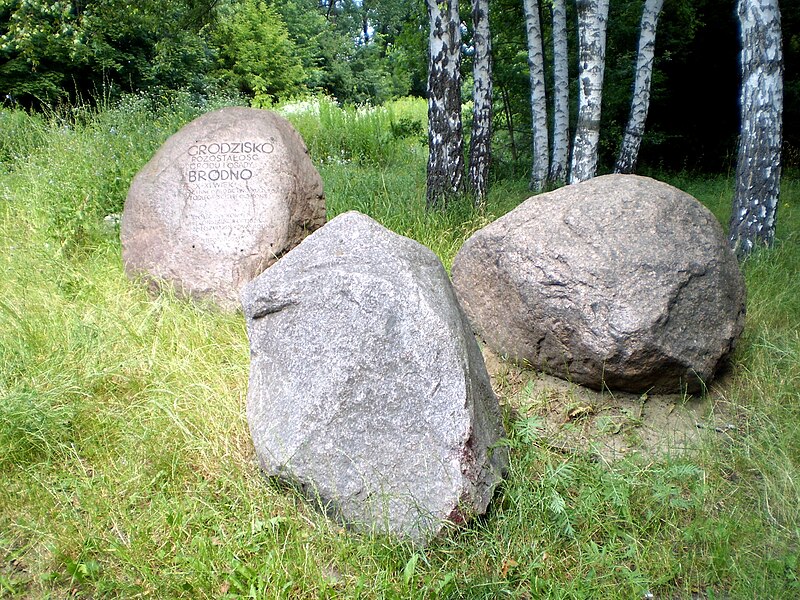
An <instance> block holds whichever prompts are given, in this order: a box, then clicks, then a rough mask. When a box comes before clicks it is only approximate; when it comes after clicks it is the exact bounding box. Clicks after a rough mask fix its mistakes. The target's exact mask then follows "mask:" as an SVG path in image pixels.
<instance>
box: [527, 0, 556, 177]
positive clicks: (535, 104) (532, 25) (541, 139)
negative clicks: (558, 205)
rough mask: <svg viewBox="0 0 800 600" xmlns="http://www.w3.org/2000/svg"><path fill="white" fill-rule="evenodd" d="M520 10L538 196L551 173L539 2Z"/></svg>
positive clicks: (532, 0)
mask: <svg viewBox="0 0 800 600" xmlns="http://www.w3.org/2000/svg"><path fill="white" fill-rule="evenodd" d="M522 6H523V9H524V10H525V29H526V31H527V39H528V72H529V74H530V82H531V129H532V133H533V157H532V161H531V180H530V188H531V189H532V190H534V191H537V192H540V191H542V189H544V184H545V182H546V181H547V177H548V175H549V170H550V163H549V150H548V132H547V95H546V92H545V83H544V52H543V51H542V25H541V21H540V19H539V2H538V0H523V2H522Z"/></svg>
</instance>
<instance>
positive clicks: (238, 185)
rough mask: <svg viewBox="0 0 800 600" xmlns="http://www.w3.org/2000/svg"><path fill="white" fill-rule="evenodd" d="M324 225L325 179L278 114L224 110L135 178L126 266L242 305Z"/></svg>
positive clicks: (127, 214)
mask: <svg viewBox="0 0 800 600" xmlns="http://www.w3.org/2000/svg"><path fill="white" fill-rule="evenodd" d="M324 222H325V196H324V193H323V188H322V179H321V178H320V176H319V173H318V172H317V170H316V169H315V168H314V166H313V165H312V163H311V160H310V158H309V156H308V150H307V148H306V146H305V144H304V143H303V140H302V139H301V138H300V136H299V135H298V133H297V132H296V131H295V130H294V128H293V127H292V125H291V124H290V123H289V122H288V121H286V120H285V119H284V118H282V117H280V116H279V115H277V114H275V113H272V112H270V111H266V110H257V109H250V108H239V107H235V108H223V109H221V110H217V111H213V112H210V113H207V114H205V115H203V116H201V117H199V118H198V119H196V120H194V121H192V122H191V123H189V124H188V125H186V126H185V127H184V128H183V129H181V130H180V131H179V132H178V133H176V134H175V135H173V136H172V137H170V138H169V139H168V140H167V141H166V142H165V143H164V145H163V146H162V147H161V148H160V149H159V150H158V152H157V153H156V155H155V156H154V157H153V158H152V160H150V162H149V163H147V165H145V167H144V168H143V169H142V170H141V171H140V172H139V174H138V175H136V177H135V178H134V180H133V183H132V184H131V188H130V191H129V193H128V197H127V199H126V201H125V209H124V211H123V215H122V223H121V228H120V236H121V241H122V259H123V263H124V265H125V271H126V272H127V273H128V275H129V276H131V277H136V278H138V277H144V278H145V279H146V280H148V281H149V282H150V283H151V284H152V285H153V286H154V287H158V286H160V285H162V284H163V283H164V282H168V283H170V284H172V285H174V287H175V289H176V291H177V292H178V293H179V294H181V295H185V296H190V297H194V298H208V299H210V300H212V301H214V302H216V303H217V304H219V305H220V306H222V307H224V308H234V307H237V306H238V302H239V290H240V288H241V287H242V285H244V284H245V283H246V282H248V281H250V280H251V279H253V278H255V277H256V276H257V275H258V274H259V273H261V272H262V271H263V270H264V269H266V268H267V267H269V266H270V265H272V264H273V263H274V262H275V261H277V260H278V259H279V258H280V257H281V256H282V255H283V254H285V253H286V252H287V251H289V250H291V249H292V248H293V247H294V246H296V245H297V244H298V243H299V242H300V241H301V240H302V239H303V238H304V237H305V236H306V235H308V234H309V233H310V232H311V231H313V230H315V229H317V228H318V227H320V226H321V225H322V224H323V223H324Z"/></svg>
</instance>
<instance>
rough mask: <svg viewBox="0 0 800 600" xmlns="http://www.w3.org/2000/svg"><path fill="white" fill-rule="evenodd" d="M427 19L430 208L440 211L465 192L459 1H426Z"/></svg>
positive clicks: (428, 194) (428, 193) (428, 199)
mask: <svg viewBox="0 0 800 600" xmlns="http://www.w3.org/2000/svg"><path fill="white" fill-rule="evenodd" d="M426 4H427V6H428V17H429V19H430V36H429V42H430V60H429V62H428V150H429V154H428V191H427V204H428V207H429V208H433V207H439V208H443V207H444V206H445V204H446V203H447V199H448V197H449V196H451V195H454V194H459V193H463V191H464V139H463V131H462V128H461V72H460V70H459V69H460V66H461V28H460V24H461V22H460V19H459V16H458V0H444V1H439V0H426Z"/></svg>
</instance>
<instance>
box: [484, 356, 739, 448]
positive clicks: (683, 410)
mask: <svg viewBox="0 0 800 600" xmlns="http://www.w3.org/2000/svg"><path fill="white" fill-rule="evenodd" d="M483 355H484V360H485V361H486V368H487V370H488V371H489V375H490V377H491V380H492V387H493V388H494V391H495V393H496V394H497V396H498V398H499V400H500V403H501V404H502V405H504V406H506V407H508V408H509V409H510V410H511V411H512V414H513V415H514V418H515V419H517V420H522V419H528V420H529V423H530V424H531V425H533V426H534V427H535V428H537V429H538V431H539V439H541V440H542V442H543V444H544V445H546V446H547V447H548V448H550V449H552V450H556V451H558V452H563V453H567V454H571V453H580V452H588V453H590V455H592V456H594V457H596V458H597V459H599V460H603V461H606V462H611V461H614V460H618V459H620V458H622V457H624V456H627V455H629V454H631V453H640V454H641V455H643V456H655V455H658V454H669V455H679V454H681V453H684V452H686V451H687V450H688V449H690V448H693V447H696V446H697V445H698V444H699V443H700V442H701V440H702V439H703V437H704V436H708V435H714V436H720V435H722V436H731V435H735V432H736V426H735V425H734V423H735V420H736V419H735V416H734V414H733V411H732V410H731V408H730V406H729V405H728V403H727V402H726V401H725V400H724V394H721V393H720V391H721V389H722V388H720V387H712V388H711V389H709V390H708V392H707V393H706V394H703V395H702V396H692V395H682V394H647V393H645V394H641V395H637V394H630V393H625V392H615V391H609V390H603V391H595V390H590V389H588V388H585V387H583V386H580V385H577V384H574V383H570V382H569V381H564V380H562V379H558V378H556V377H552V376H550V375H545V374H543V373H539V372H537V371H535V370H533V369H530V368H527V367H525V366H522V365H518V364H515V363H513V362H510V361H507V360H504V359H502V358H500V357H498V356H497V355H495V354H494V353H493V352H492V351H491V350H489V349H488V348H486V347H484V348H483Z"/></svg>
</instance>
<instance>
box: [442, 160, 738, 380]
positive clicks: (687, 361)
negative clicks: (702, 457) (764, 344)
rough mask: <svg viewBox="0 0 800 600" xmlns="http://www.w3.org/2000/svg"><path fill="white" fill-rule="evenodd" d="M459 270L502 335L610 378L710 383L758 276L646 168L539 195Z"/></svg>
mask: <svg viewBox="0 0 800 600" xmlns="http://www.w3.org/2000/svg"><path fill="white" fill-rule="evenodd" d="M452 276H453V283H454V286H455V288H456V292H457V294H458V298H459V300H460V301H461V304H462V306H463V308H464V310H465V312H466V313H467V315H468V317H469V318H470V320H471V322H472V324H473V327H474V328H475V330H476V332H477V333H478V334H479V335H480V336H481V337H482V338H483V339H484V340H485V341H486V343H487V344H488V345H489V346H490V347H491V348H493V349H494V350H495V351H497V352H499V353H500V354H503V355H508V356H509V357H511V358H512V359H516V360H519V361H526V362H528V363H530V364H531V365H532V366H533V367H535V368H538V369H540V370H543V371H546V372H548V373H551V374H554V375H558V376H560V377H563V378H566V379H569V380H570V381H573V382H575V383H579V384H582V385H585V386H588V387H592V388H596V389H600V388H602V387H604V386H605V387H608V388H610V389H618V390H625V391H631V392H636V393H638V392H644V391H647V390H653V391H664V392H666V391H677V390H681V389H686V388H688V389H689V391H696V390H698V389H699V388H700V387H701V386H702V385H703V384H704V382H708V381H709V380H710V379H711V378H712V377H713V376H714V374H715V372H716V371H717V370H718V368H719V367H720V365H721V363H722V362H723V360H724V359H725V358H726V357H727V356H728V355H729V354H730V353H731V351H732V350H733V347H734V345H735V343H736V340H737V338H738V337H739V335H740V333H741V331H742V328H743V326H744V314H745V286H744V279H743V277H742V274H741V272H740V271H739V266H738V264H737V262H736V258H735V256H734V255H733V253H732V252H731V250H730V249H729V248H728V244H727V241H726V239H725V236H724V234H723V231H722V228H721V227H720V225H719V223H718V222H717V220H716V219H715V218H714V216H713V215H712V214H711V213H710V212H709V211H708V210H707V209H706V208H704V207H703V206H702V205H701V204H700V203H699V202H698V201H697V200H695V199H694V198H692V197H691V196H689V195H688V194H686V193H684V192H682V191H680V190H678V189H676V188H674V187H672V186H669V185H667V184H665V183H661V182H659V181H655V180H653V179H649V178H646V177H637V176H634V175H607V176H604V177H597V178H595V179H592V180H589V181H587V182H584V183H580V184H576V185H571V186H568V187H564V188H561V189H559V190H556V191H554V192H550V193H547V194H542V195H539V196H535V197H533V198H530V199H528V200H527V201H525V202H524V203H522V204H521V205H520V206H519V207H517V208H516V209H515V210H513V211H511V212H510V213H509V214H507V215H505V216H504V217H502V218H500V219H498V220H497V221H495V222H493V223H491V224H490V225H488V226H487V227H485V228H483V229H481V230H480V231H478V232H477V233H475V234H474V235H473V236H472V237H471V238H470V239H469V240H467V242H466V243H465V244H464V246H463V247H462V248H461V250H460V251H459V253H458V255H457V256H456V258H455V261H454V264H453V269H452Z"/></svg>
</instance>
